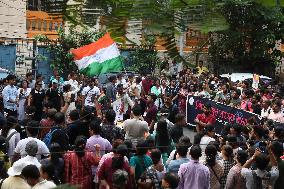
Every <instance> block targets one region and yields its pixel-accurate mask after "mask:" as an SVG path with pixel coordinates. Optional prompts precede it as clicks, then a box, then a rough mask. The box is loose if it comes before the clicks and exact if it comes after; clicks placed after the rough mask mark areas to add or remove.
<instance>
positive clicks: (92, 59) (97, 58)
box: [75, 43, 120, 70]
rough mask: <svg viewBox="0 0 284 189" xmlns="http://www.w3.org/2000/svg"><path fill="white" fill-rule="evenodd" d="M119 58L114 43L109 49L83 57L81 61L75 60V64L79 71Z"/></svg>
mask: <svg viewBox="0 0 284 189" xmlns="http://www.w3.org/2000/svg"><path fill="white" fill-rule="evenodd" d="M118 56H120V52H119V50H118V48H117V45H116V44H115V43H114V44H112V45H111V46H109V47H106V48H103V49H100V50H98V51H97V52H96V53H95V54H93V55H91V56H85V57H83V58H82V59H81V60H76V61H75V63H76V65H77V66H78V68H79V70H81V69H84V68H86V67H88V66H89V65H90V64H92V63H103V62H105V61H107V60H110V59H113V58H116V57H118Z"/></svg>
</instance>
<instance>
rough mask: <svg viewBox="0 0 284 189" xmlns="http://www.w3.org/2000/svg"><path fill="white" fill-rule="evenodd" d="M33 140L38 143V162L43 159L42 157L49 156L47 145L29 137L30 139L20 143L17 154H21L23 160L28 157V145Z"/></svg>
mask: <svg viewBox="0 0 284 189" xmlns="http://www.w3.org/2000/svg"><path fill="white" fill-rule="evenodd" d="M31 140H35V141H36V142H37V145H38V151H37V159H38V160H40V159H41V155H44V156H48V155H49V149H48V148H47V146H46V145H45V143H44V142H42V141H41V140H39V139H37V138H33V137H28V138H25V139H22V140H20V141H19V142H18V144H17V146H16V148H15V153H19V154H21V157H22V158H23V157H25V156H26V155H27V152H26V150H25V148H26V145H27V143H28V142H30V141H31Z"/></svg>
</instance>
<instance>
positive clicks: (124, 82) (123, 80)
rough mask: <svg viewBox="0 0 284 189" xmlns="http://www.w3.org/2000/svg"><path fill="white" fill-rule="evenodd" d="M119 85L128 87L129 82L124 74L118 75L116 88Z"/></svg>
mask: <svg viewBox="0 0 284 189" xmlns="http://www.w3.org/2000/svg"><path fill="white" fill-rule="evenodd" d="M119 84H122V85H123V86H124V87H127V82H126V80H125V79H124V78H123V74H121V73H120V74H118V75H117V80H116V84H115V86H117V85H119Z"/></svg>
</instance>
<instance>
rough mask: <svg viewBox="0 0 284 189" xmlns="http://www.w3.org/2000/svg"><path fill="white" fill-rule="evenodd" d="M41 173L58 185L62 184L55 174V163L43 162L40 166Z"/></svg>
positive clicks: (43, 176)
mask: <svg viewBox="0 0 284 189" xmlns="http://www.w3.org/2000/svg"><path fill="white" fill-rule="evenodd" d="M40 175H41V177H42V178H44V179H45V180H47V181H51V182H53V183H54V184H56V185H59V184H61V183H62V182H61V181H60V179H59V178H58V177H57V176H56V175H55V167H54V165H53V164H51V163H48V164H43V165H41V167H40Z"/></svg>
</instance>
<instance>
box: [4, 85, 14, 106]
mask: <svg viewBox="0 0 284 189" xmlns="http://www.w3.org/2000/svg"><path fill="white" fill-rule="evenodd" d="M2 96H3V104H4V108H6V109H8V110H12V111H15V110H17V105H16V103H12V102H9V101H16V100H17V98H18V90H17V87H15V86H11V85H7V86H6V87H5V88H4V89H3V91H2Z"/></svg>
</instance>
